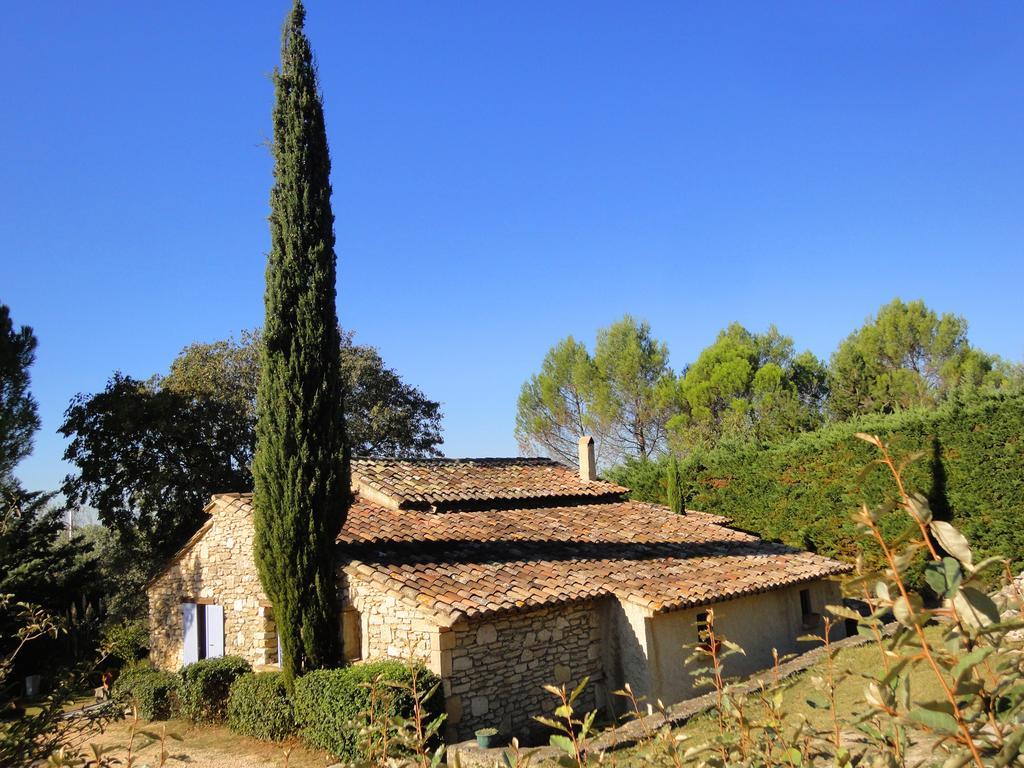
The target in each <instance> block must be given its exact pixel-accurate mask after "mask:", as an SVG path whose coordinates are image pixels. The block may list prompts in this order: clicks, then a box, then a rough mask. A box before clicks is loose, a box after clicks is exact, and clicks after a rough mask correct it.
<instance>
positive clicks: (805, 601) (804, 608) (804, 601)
mask: <svg viewBox="0 0 1024 768" xmlns="http://www.w3.org/2000/svg"><path fill="white" fill-rule="evenodd" d="M800 612H801V613H802V614H803V615H804V616H806V615H807V614H809V613H812V611H811V590H809V589H801V590H800Z"/></svg>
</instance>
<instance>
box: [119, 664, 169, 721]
mask: <svg viewBox="0 0 1024 768" xmlns="http://www.w3.org/2000/svg"><path fill="white" fill-rule="evenodd" d="M179 682H180V681H179V678H178V676H177V675H175V674H173V673H171V672H162V671H161V670H159V669H153V667H150V666H148V665H145V664H138V665H135V666H131V667H127V668H126V669H125V670H124V671H122V672H121V674H120V675H119V676H118V678H117V680H115V681H114V686H113V689H112V690H111V698H112V699H113V700H114V701H116V702H118V703H120V704H124V705H126V706H127V705H130V706H134V707H135V708H136V710H137V711H138V713H139V717H141V718H143V719H145V720H166V719H167V718H169V717H170V716H171V712H172V711H173V709H174V705H175V700H176V694H177V691H178V684H179Z"/></svg>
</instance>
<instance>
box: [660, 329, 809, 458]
mask: <svg viewBox="0 0 1024 768" xmlns="http://www.w3.org/2000/svg"><path fill="white" fill-rule="evenodd" d="M677 396H678V398H679V403H680V411H681V412H680V414H679V415H678V416H676V417H675V418H674V419H673V421H672V423H671V430H672V433H673V443H674V445H675V447H676V448H677V450H678V451H679V452H680V453H684V454H685V453H689V452H690V451H692V450H693V448H694V447H697V446H703V447H710V446H713V445H714V444H715V443H717V442H718V441H720V440H721V439H723V438H730V439H743V440H747V439H756V440H762V441H770V440H774V439H778V438H780V437H784V436H787V435H791V434H795V433H797V432H801V431H805V430H809V429H814V428H815V427H816V426H818V425H819V424H820V423H821V421H822V413H823V405H824V401H825V398H826V396H827V387H826V374H825V366H824V364H823V363H822V362H821V361H820V360H818V359H817V358H816V357H815V356H814V355H813V354H811V353H810V352H802V353H800V354H794V350H793V340H792V339H791V338H789V337H788V336H783V335H782V334H780V333H779V331H778V329H776V328H775V326H771V327H769V329H768V331H767V332H766V333H763V334H758V333H751V332H750V331H748V330H747V329H746V328H744V327H743V326H742V325H740V324H739V323H733V324H731V325H730V326H729V327H728V328H726V329H725V330H723V331H721V332H720V333H719V334H718V337H717V338H716V339H715V342H714V343H713V344H712V345H710V346H709V347H706V348H705V349H704V350H703V351H702V352H701V353H700V355H699V356H698V358H697V361H696V362H695V363H694V364H693V365H691V366H690V367H689V368H688V369H687V371H686V374H685V375H684V376H683V377H682V378H681V379H680V380H679V383H678V389H677Z"/></svg>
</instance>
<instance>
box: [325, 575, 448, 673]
mask: <svg viewBox="0 0 1024 768" xmlns="http://www.w3.org/2000/svg"><path fill="white" fill-rule="evenodd" d="M345 597H346V600H345V601H346V603H347V604H351V606H352V607H353V608H354V609H355V610H356V611H358V617H359V624H360V633H359V634H360V636H361V637H360V645H361V653H360V657H361V658H364V659H379V658H392V659H419V660H420V661H423V662H424V663H426V664H428V665H429V664H430V661H431V653H430V652H431V648H432V647H433V646H434V645H436V641H432V636H433V635H435V634H437V633H438V631H439V629H438V627H437V625H436V624H435V623H434V622H431V621H429V620H427V619H426V618H425V617H424V614H423V612H422V611H420V610H418V609H417V608H416V606H414V605H412V604H410V603H407V602H405V601H403V600H400V599H398V598H397V597H395V596H393V595H390V594H388V593H386V592H384V591H383V590H380V589H377V588H376V587H374V586H373V585H372V584H369V583H365V582H356V581H351V580H349V581H348V583H347V584H346V589H345ZM434 671H435V672H440V669H435V670H434Z"/></svg>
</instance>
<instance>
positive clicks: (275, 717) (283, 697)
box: [228, 672, 295, 741]
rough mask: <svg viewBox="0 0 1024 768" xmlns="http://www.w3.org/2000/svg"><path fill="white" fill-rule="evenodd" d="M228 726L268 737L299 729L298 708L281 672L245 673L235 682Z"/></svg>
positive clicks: (279, 737) (282, 736)
mask: <svg viewBox="0 0 1024 768" xmlns="http://www.w3.org/2000/svg"><path fill="white" fill-rule="evenodd" d="M228 728H230V729H231V730H232V731H234V732H235V733H240V734H242V735H243V736H252V737H253V738H256V739H264V740H265V741H281V740H282V739H286V738H288V737H289V736H291V735H292V734H293V733H295V711H294V709H293V707H292V702H291V699H289V698H288V691H287V689H286V688H285V686H284V678H283V677H282V675H281V673H280V672H258V673H255V674H248V675H242V676H241V677H239V678H238V679H237V680H235V682H233V683H232V684H231V690H230V692H229V694H228Z"/></svg>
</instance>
